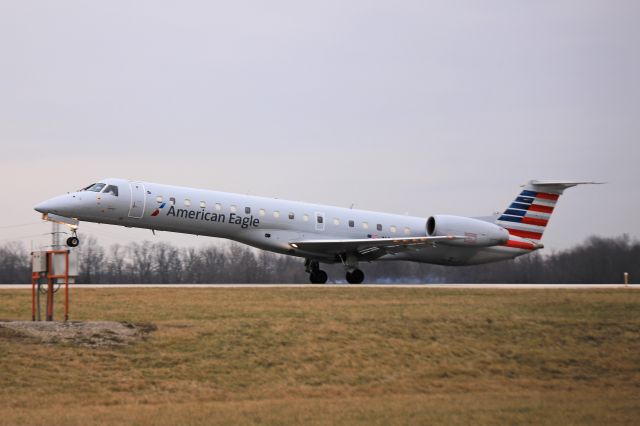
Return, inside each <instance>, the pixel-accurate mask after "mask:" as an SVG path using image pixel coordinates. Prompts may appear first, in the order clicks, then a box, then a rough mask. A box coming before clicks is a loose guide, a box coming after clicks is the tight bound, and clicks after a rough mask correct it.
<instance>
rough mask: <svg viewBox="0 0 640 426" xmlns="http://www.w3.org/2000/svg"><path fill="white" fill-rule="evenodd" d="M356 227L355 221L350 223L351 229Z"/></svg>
mask: <svg viewBox="0 0 640 426" xmlns="http://www.w3.org/2000/svg"><path fill="white" fill-rule="evenodd" d="M354 226H356V223H355V222H354V221H353V220H350V221H349V228H353V227H354Z"/></svg>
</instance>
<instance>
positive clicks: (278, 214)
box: [273, 210, 280, 219]
mask: <svg viewBox="0 0 640 426" xmlns="http://www.w3.org/2000/svg"><path fill="white" fill-rule="evenodd" d="M273 217H275V218H276V219H277V218H279V217H280V212H279V211H278V210H276V211H274V212H273Z"/></svg>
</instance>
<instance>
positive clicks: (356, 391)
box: [0, 287, 640, 424]
mask: <svg viewBox="0 0 640 426" xmlns="http://www.w3.org/2000/svg"><path fill="white" fill-rule="evenodd" d="M0 298H1V300H2V304H0V318H1V319H16V320H18V319H20V320H24V319H28V318H29V316H30V312H29V308H30V293H29V292H28V291H21V290H2V291H1V292H0ZM58 317H60V315H59V314H58ZM71 318H72V319H73V320H102V321H129V322H138V323H142V322H152V323H154V324H156V325H157V326H158V330H157V331H155V332H154V333H153V334H152V335H151V338H150V339H148V340H147V341H144V342H141V343H138V344H136V345H132V346H127V347H124V348H87V347H78V346H74V345H69V344H63V345H43V344H40V343H38V342H36V341H33V340H30V339H25V338H21V337H20V336H17V335H8V334H6V333H5V334H2V333H0V401H2V403H1V404H0V424H33V423H54V424H63V423H64V424H86V423H98V424H100V423H116V422H117V423H131V424H210V423H226V424H248V423H267V424H274V423H275V424H282V423H294V422H295V423H301V422H302V423H310V424H329V423H331V424H336V423H341V424H352V423H373V424H390V423H394V424H395V423H405V424H425V423H446V424H468V423H481V424H495V423H536V424H585V423H590V424H602V423H607V424H635V423H637V418H638V417H639V416H640V399H639V397H638V395H640V293H639V292H637V291H631V290H610V291H609V290H512V291H507V290H441V289H438V290H426V289H406V288H402V289H400V288H398V289H386V288H385V289H376V288H357V287H351V288H300V289H296V288H267V289H255V288H247V289H243V288H240V289H235V288H230V289H121V290H112V289H77V290H73V291H72V304H71Z"/></svg>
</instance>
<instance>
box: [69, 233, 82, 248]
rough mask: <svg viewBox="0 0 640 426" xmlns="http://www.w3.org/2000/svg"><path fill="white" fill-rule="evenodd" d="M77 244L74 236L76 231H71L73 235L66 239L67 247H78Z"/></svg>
mask: <svg viewBox="0 0 640 426" xmlns="http://www.w3.org/2000/svg"><path fill="white" fill-rule="evenodd" d="M78 244H80V239H79V238H78V236H77V235H76V231H73V235H72V236H70V237H69V238H67V245H68V246H69V247H78Z"/></svg>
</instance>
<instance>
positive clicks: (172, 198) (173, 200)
mask: <svg viewBox="0 0 640 426" xmlns="http://www.w3.org/2000/svg"><path fill="white" fill-rule="evenodd" d="M169 202H170V203H171V205H172V206H175V205H176V198H175V197H171V198H169Z"/></svg>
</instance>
